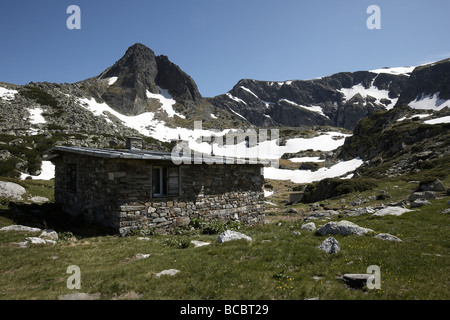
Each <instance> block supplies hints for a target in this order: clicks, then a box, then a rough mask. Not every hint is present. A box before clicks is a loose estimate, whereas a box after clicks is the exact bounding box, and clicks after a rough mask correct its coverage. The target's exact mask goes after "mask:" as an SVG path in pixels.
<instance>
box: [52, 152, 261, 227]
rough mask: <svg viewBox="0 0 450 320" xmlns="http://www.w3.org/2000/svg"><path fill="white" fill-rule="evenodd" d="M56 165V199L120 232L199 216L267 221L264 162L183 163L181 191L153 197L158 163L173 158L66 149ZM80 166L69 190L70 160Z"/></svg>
mask: <svg viewBox="0 0 450 320" xmlns="http://www.w3.org/2000/svg"><path fill="white" fill-rule="evenodd" d="M52 161H53V162H54V163H55V166H56V177H55V200H56V202H57V203H62V204H63V206H64V210H65V211H66V212H67V213H69V214H71V215H80V214H81V215H82V216H83V217H84V218H85V219H87V220H88V221H91V222H97V223H101V224H103V225H105V226H108V227H111V228H113V229H114V230H115V231H116V232H119V233H120V234H121V235H127V234H129V233H130V231H132V230H135V229H145V228H148V227H150V228H153V227H155V228H157V229H158V231H160V232H167V231H170V229H172V228H174V227H178V226H184V225H187V224H189V222H190V219H192V218H194V217H198V218H201V219H203V220H206V221H212V220H223V221H226V220H230V219H233V220H239V221H241V222H243V223H245V224H251V225H253V224H259V223H263V221H264V210H265V208H264V193H263V190H262V185H263V182H264V178H263V176H262V175H261V165H248V164H245V165H243V164H242V165H241V164H239V165H225V164H223V165H219V164H213V165H207V164H202V165H195V164H192V165H184V164H183V165H180V166H179V174H180V180H179V181H180V184H179V190H180V192H179V195H176V196H164V197H153V195H152V177H151V175H152V168H153V166H167V165H173V164H172V162H170V161H165V162H161V161H160V162H158V161H149V160H124V159H104V158H98V157H91V156H84V155H77V154H69V153H62V154H61V155H59V156H58V157H56V158H54V159H53V160H52ZM70 163H72V164H76V165H77V169H78V179H77V192H76V193H73V192H70V191H68V189H67V187H66V184H67V177H66V172H67V169H66V168H67V164H70Z"/></svg>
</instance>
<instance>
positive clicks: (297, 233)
mask: <svg viewBox="0 0 450 320" xmlns="http://www.w3.org/2000/svg"><path fill="white" fill-rule="evenodd" d="M292 234H294V235H297V236H299V235H301V233H300V231H293V232H292Z"/></svg>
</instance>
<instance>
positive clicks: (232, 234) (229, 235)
mask: <svg viewBox="0 0 450 320" xmlns="http://www.w3.org/2000/svg"><path fill="white" fill-rule="evenodd" d="M240 239H245V240H247V241H252V238H250V237H249V236H246V235H245V234H243V233H240V232H237V231H232V230H227V231H225V232H222V233H221V234H220V235H219V237H218V238H217V242H219V243H223V242H227V241H232V240H240Z"/></svg>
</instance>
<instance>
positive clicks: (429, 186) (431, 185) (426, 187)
mask: <svg viewBox="0 0 450 320" xmlns="http://www.w3.org/2000/svg"><path fill="white" fill-rule="evenodd" d="M419 189H420V190H422V191H447V189H445V187H444V185H443V184H442V182H441V180H439V179H436V180H434V181H431V182H426V183H421V184H420V185H419Z"/></svg>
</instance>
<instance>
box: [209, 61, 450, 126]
mask: <svg viewBox="0 0 450 320" xmlns="http://www.w3.org/2000/svg"><path fill="white" fill-rule="evenodd" d="M449 69H450V59H447V60H443V61H440V62H438V63H434V64H429V65H425V66H420V67H417V68H415V67H404V68H385V69H378V70H372V71H359V72H353V73H351V72H342V73H337V74H334V75H331V76H328V77H323V78H318V79H312V80H294V81H284V82H273V81H256V80H249V79H244V80H241V81H239V82H238V83H237V84H236V85H235V86H234V87H233V89H232V90H230V91H229V92H227V93H226V94H223V95H219V96H216V97H213V98H209V99H208V101H209V102H211V104H213V105H215V106H217V107H220V108H223V109H224V110H228V111H230V112H232V113H235V114H239V115H241V116H242V118H245V119H246V120H247V121H248V122H249V123H251V124H253V125H256V126H273V125H279V126H294V127H296V126H298V127H301V126H308V125H331V126H337V127H343V128H346V129H354V128H355V126H356V125H357V123H358V122H359V121H360V120H361V119H362V118H364V117H367V116H368V115H370V114H372V113H373V112H375V111H382V110H389V109H391V108H393V107H394V106H396V105H405V104H409V103H412V104H413V103H414V102H416V99H417V100H419V102H420V101H421V99H422V100H423V99H424V98H427V97H431V98H433V97H434V99H435V100H436V99H438V100H437V102H436V103H435V104H438V105H439V106H440V107H439V108H434V109H435V110H439V109H441V108H442V107H444V106H445V105H450V104H449V103H448V102H447V100H450V98H449V96H450V85H449V79H450V70H449ZM436 94H438V96H436ZM427 102H429V101H425V103H427ZM417 107H418V108H421V106H420V104H419V105H418V106H417Z"/></svg>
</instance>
